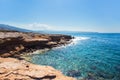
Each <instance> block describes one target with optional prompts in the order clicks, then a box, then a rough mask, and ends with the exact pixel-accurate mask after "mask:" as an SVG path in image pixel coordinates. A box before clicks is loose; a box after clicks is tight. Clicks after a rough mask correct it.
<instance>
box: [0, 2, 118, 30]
mask: <svg viewBox="0 0 120 80" xmlns="http://www.w3.org/2000/svg"><path fill="white" fill-rule="evenodd" d="M0 23H1V24H9V25H14V26H18V27H21V28H26V29H32V30H67V31H93V32H120V0H0Z"/></svg>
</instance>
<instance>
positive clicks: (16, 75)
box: [0, 58, 75, 80]
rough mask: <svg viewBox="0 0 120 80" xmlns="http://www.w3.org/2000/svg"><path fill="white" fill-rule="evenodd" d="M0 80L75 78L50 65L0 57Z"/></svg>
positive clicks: (62, 79) (60, 79)
mask: <svg viewBox="0 0 120 80" xmlns="http://www.w3.org/2000/svg"><path fill="white" fill-rule="evenodd" d="M0 80H75V79H74V78H72V77H67V76H64V75H63V74H62V73H61V72H60V71H57V70H55V69H54V68H52V67H50V66H39V65H35V64H31V63H29V62H26V61H24V60H17V59H14V58H0Z"/></svg>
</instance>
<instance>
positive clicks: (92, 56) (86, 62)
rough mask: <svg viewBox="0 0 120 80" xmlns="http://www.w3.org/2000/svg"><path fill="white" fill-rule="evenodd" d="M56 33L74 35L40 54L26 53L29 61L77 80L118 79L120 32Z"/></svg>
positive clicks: (119, 68) (119, 77) (119, 75)
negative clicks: (60, 44) (50, 67)
mask: <svg viewBox="0 0 120 80" xmlns="http://www.w3.org/2000/svg"><path fill="white" fill-rule="evenodd" d="M50 33H51V32H50ZM55 33H57V32H53V34H55ZM58 34H67V35H71V36H73V37H74V39H72V42H71V43H70V44H67V45H63V46H60V47H56V48H53V49H51V50H49V51H47V52H44V53H43V54H39V53H38V54H33V55H28V57H30V60H29V61H30V62H32V63H34V64H38V65H48V66H52V67H54V68H55V69H57V70H59V71H61V72H62V73H63V74H64V75H67V76H71V77H74V78H76V79H77V80H120V33H92V32H58Z"/></svg>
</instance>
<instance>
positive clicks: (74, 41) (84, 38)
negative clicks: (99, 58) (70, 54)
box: [71, 37, 90, 44]
mask: <svg viewBox="0 0 120 80" xmlns="http://www.w3.org/2000/svg"><path fill="white" fill-rule="evenodd" d="M88 39H90V37H75V38H74V39H72V43H71V44H77V43H78V41H81V40H88Z"/></svg>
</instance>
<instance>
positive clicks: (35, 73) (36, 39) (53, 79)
mask: <svg viewBox="0 0 120 80" xmlns="http://www.w3.org/2000/svg"><path fill="white" fill-rule="evenodd" d="M70 39H72V37H71V36H68V35H50V34H37V33H25V32H24V33H23V32H15V31H14V32H11V31H2V32H0V80H75V79H74V78H72V77H67V76H64V75H63V74H62V73H61V72H60V71H57V70H55V69H54V68H52V67H50V66H40V65H35V64H32V63H29V62H27V61H25V60H23V59H21V57H20V54H22V53H23V52H25V53H27V52H31V51H35V50H38V49H45V48H49V49H51V48H53V47H56V46H59V45H62V44H67V43H68V41H70ZM3 57H4V58H3ZM10 57H12V58H10ZM15 58H17V59H15Z"/></svg>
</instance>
